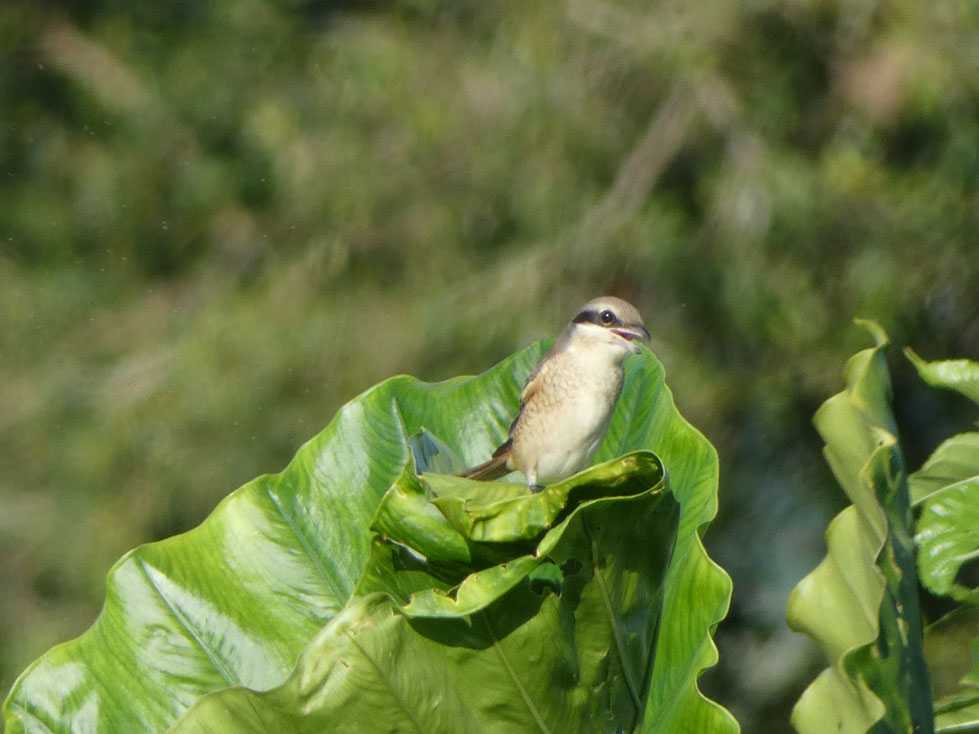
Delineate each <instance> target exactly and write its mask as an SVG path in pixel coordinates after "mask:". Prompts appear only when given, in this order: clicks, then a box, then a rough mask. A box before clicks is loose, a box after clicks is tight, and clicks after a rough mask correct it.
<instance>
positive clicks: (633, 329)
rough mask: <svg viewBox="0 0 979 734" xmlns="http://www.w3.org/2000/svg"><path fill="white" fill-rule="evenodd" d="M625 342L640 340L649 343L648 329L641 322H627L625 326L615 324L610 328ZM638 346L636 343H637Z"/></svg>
mask: <svg viewBox="0 0 979 734" xmlns="http://www.w3.org/2000/svg"><path fill="white" fill-rule="evenodd" d="M612 331H614V332H615V333H616V334H618V335H619V336H621V337H622V338H623V339H625V340H626V341H627V342H633V341H642V342H645V343H646V344H648V343H649V331H648V330H647V329H646V327H645V326H643V325H642V324H629V325H627V326H617V327H615V328H614V329H612ZM637 346H638V345H637Z"/></svg>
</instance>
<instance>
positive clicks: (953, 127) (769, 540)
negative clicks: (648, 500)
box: [0, 0, 979, 732]
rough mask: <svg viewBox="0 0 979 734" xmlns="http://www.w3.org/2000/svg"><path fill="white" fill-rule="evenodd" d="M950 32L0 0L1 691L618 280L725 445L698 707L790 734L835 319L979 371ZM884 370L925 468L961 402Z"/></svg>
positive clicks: (969, 125)
mask: <svg viewBox="0 0 979 734" xmlns="http://www.w3.org/2000/svg"><path fill="white" fill-rule="evenodd" d="M977 33H979V10H977V9H976V7H975V6H974V5H973V4H971V3H921V2H917V0H893V1H891V2H873V1H870V0H836V1H835V2H830V1H828V0H794V1H790V2H781V3H779V2H765V1H764V0H758V1H755V2H749V3H735V2H716V3H709V4H696V3H688V2H679V1H678V0H677V1H665V2H657V3H655V4H649V3H640V2H638V1H635V2H632V1H626V0H568V1H567V2H541V3H526V2H515V1H514V2H501V3H483V2H476V1H475V0H457V1H456V2H451V3H450V2H436V1H434V0H400V1H395V2H389V3H384V4H381V3H370V2H326V1H325V0H319V1H316V0H306V1H303V0H264V1H260V0H212V2H208V3H184V2H173V3H152V4H147V3H142V4H140V3H135V4H134V3H128V2H120V1H119V0H75V1H73V2H68V0H52V2H48V3H44V4H40V3H33V2H28V0H11V1H10V2H5V3H3V5H2V6H0V110H2V112H0V503H2V505H3V507H4V511H3V512H2V513H0V554H2V557H3V558H4V563H3V564H2V565H0V586H2V588H3V589H4V593H3V594H2V595H0V688H2V689H3V691H4V692H6V690H7V689H8V688H9V686H10V684H11V683H12V682H13V679H14V677H15V676H16V675H17V673H18V672H20V670H21V669H23V667H24V666H25V665H26V664H27V663H28V662H29V661H30V660H32V659H34V658H35V657H37V656H38V655H40V654H41V653H42V652H43V651H44V650H46V649H47V648H48V647H50V646H51V645H52V644H54V643H55V642H58V641H60V640H63V639H66V638H68V637H70V636H74V635H76V634H78V633H79V632H81V631H82V630H83V629H84V628H85V627H87V626H88V625H89V624H90V623H91V621H92V620H93V619H94V617H95V615H96V613H97V611H98V607H99V604H100V603H101V600H102V598H103V595H104V585H103V577H104V574H105V571H106V570H107V569H108V567H109V565H110V564H111V563H112V561H114V560H115V559H116V558H118V557H119V556H120V555H121V554H122V553H123V552H124V551H125V550H126V549H128V548H130V547H132V546H133V545H135V544H137V543H140V542H143V541H147V540H151V539H156V538H160V537H164V536H167V535H171V534H173V533H176V532H179V531H181V530H184V529H187V528H189V527H192V526H193V525H195V524H197V523H198V522H200V521H201V520H202V519H203V517H204V516H205V515H206V514H207V512H208V511H209V510H210V509H211V508H212V507H213V506H214V505H215V503H216V502H217V501H218V500H219V499H220V497H222V496H223V495H224V494H226V493H227V492H228V491H230V490H231V489H233V488H234V487H236V486H238V485H239V484H241V483H242V482H244V481H245V480H247V479H250V478H252V477H253V476H255V475H257V474H260V473H263V472H268V471H275V470H278V469H279V468H281V467H282V466H283V465H284V464H285V462H286V461H287V460H288V458H289V457H290V456H291V455H292V454H293V453H294V452H295V450H296V448H297V447H298V446H299V445H300V444H301V443H302V442H303V441H304V440H305V439H306V438H308V437H309V436H311V435H313V433H315V432H316V431H317V430H319V428H321V427H322V426H323V425H325V424H326V422H327V421H328V420H329V418H330V417H331V416H332V414H333V413H334V411H335V410H336V408H337V407H338V406H339V405H340V404H342V403H343V402H345V401H346V400H348V399H350V398H351V397H352V396H353V395H355V394H356V393H357V392H359V391H360V390H362V389H364V388H366V387H368V386H370V385H372V384H374V383H375V382H377V381H379V380H380V379H382V378H384V377H386V376H388V375H390V374H392V373H396V372H410V373H412V374H415V375H418V376H420V377H422V378H425V379H430V380H437V379H441V378H445V377H448V376H450V375H455V374H459V373H467V372H468V373H472V372H478V371H481V370H483V369H485V368H486V367H488V366H489V365H490V364H492V363H493V362H494V361H496V360H497V359H499V358H501V357H502V356H504V355H506V354H508V353H510V352H512V351H514V350H516V349H517V348H518V347H520V346H523V345H526V344H527V343H529V342H530V341H531V340H533V339H535V338H539V337H541V336H546V335H551V334H553V333H555V332H556V331H557V330H558V329H559V328H560V327H561V325H562V323H563V322H564V321H565V320H566V319H567V318H568V316H569V315H570V313H571V312H572V311H573V309H574V308H575V306H577V305H578V303H579V302H581V301H584V300H586V299H587V298H590V297H591V296H593V295H597V294H599V293H604V292H610V293H616V294H618V295H621V296H624V297H627V298H630V299H632V300H634V301H635V302H636V303H637V305H638V306H639V307H640V308H641V310H642V311H643V313H644V314H645V315H646V317H647V321H648V323H649V324H650V327H651V330H652V332H653V334H654V349H655V351H656V352H657V354H658V355H659V356H660V357H661V358H662V359H663V361H664V362H665V364H666V367H667V371H668V378H669V380H670V382H671V384H672V386H673V388H674V391H675V393H676V396H677V402H678V405H679V407H680V409H681V410H682V411H683V412H684V413H685V414H686V415H687V417H688V418H690V419H691V420H692V422H693V423H694V424H695V425H698V426H699V427H701V428H702V429H703V430H704V431H705V432H706V434H707V435H708V437H709V438H710V439H711V440H712V441H713V442H714V444H715V445H716V446H717V447H718V449H719V451H720V454H721V466H722V474H721V517H720V519H719V521H718V523H717V524H715V526H714V527H713V529H712V531H711V534H710V535H709V536H708V538H707V542H708V547H709V550H710V553H711V555H712V557H714V558H715V559H717V560H718V561H719V562H720V563H721V564H722V565H724V566H725V568H727V569H728V571H729V572H730V573H731V574H732V575H733V577H734V582H735V597H734V607H733V610H732V614H731V616H730V618H729V620H728V621H727V622H726V623H725V624H724V625H723V626H722V627H721V629H720V630H719V633H718V643H719V646H720V651H721V663H720V666H719V667H718V668H717V669H715V670H714V671H713V672H712V673H710V674H709V675H708V676H707V678H706V679H705V681H704V683H705V688H706V689H707V691H708V693H709V694H710V695H711V696H712V697H714V698H716V699H717V700H719V701H720V702H721V703H722V704H724V705H726V706H728V707H729V708H731V709H732V710H733V711H734V712H735V714H736V715H737V716H738V718H739V719H740V720H741V722H742V725H743V726H744V728H745V731H749V732H750V731H766V732H782V731H788V724H787V720H788V708H789V707H790V706H791V704H792V703H793V702H794V701H795V699H796V697H797V696H798V694H799V692H800V691H801V690H802V688H803V687H804V685H805V684H806V682H807V681H808V680H810V679H811V678H812V677H813V675H814V672H815V671H816V670H818V668H819V667H820V662H819V659H818V653H817V651H816V650H815V647H814V646H813V645H812V644H811V643H810V642H809V641H807V640H806V639H804V638H802V637H801V636H798V635H795V634H794V633H792V632H790V631H789V630H788V629H787V627H786V625H785V623H784V610H785V601H786V598H787V595H788V592H789V590H790V589H791V587H792V586H793V585H794V584H795V583H796V582H797V581H798V580H799V579H800V578H801V577H802V576H803V575H804V573H805V572H806V571H808V570H809V569H811V568H812V567H813V566H814V565H815V564H816V562H817V561H818V559H819V558H820V557H821V556H822V554H823V552H824V548H823V541H822V533H823V530H824V529H825V526H826V523H827V521H828V519H829V518H830V517H831V516H832V515H833V514H834V512H835V511H837V510H838V509H839V508H840V507H841V506H842V503H843V499H842V497H840V496H839V494H838V492H837V491H836V490H835V488H834V485H833V481H832V479H831V477H830V475H829V472H828V470H827V469H826V468H824V466H823V463H822V460H821V457H820V448H821V441H820V439H819V438H818V436H817V435H816V434H815V432H814V431H813V430H812V429H811V428H810V427H809V420H810V416H811V415H812V413H813V411H814V409H815V408H816V406H817V405H818V404H819V403H820V402H821V401H822V400H823V399H824V398H825V397H826V396H828V395H830V394H832V393H834V392H836V391H838V389H839V388H840V386H841V377H840V365H841V364H842V363H843V361H844V360H845V358H846V357H847V356H848V355H849V354H851V353H852V352H854V351H856V349H857V348H859V347H860V346H862V345H863V343H864V341H865V339H864V336H863V334H862V333H861V332H860V331H859V330H856V329H850V328H847V324H848V323H849V320H850V318H851V317H852V316H854V315H865V316H871V317H874V318H876V319H878V320H879V321H880V322H881V323H882V324H883V325H884V326H885V327H886V328H887V329H888V331H889V332H890V334H891V337H892V339H893V341H894V342H895V343H896V344H904V343H910V344H912V345H913V346H914V347H915V349H916V350H917V351H918V352H919V353H920V354H922V355H923V356H924V357H926V358H937V357H946V356H956V355H961V356H970V357H972V358H976V356H977V355H979V267H977V265H979V235H977V232H979V53H977V46H976V43H975V38H976V34H977ZM893 366H894V367H895V368H896V369H895V375H894V379H895V386H896V392H897V403H896V409H897V411H898V419H899V423H900V425H902V427H903V428H904V430H905V431H906V433H905V435H903V436H902V437H901V441H902V446H903V447H904V450H905V452H906V453H907V455H908V458H909V464H911V465H919V464H920V463H921V461H922V460H923V459H924V458H925V457H926V456H927V455H928V453H929V452H930V450H931V449H933V448H934V446H935V445H936V444H937V442H938V441H939V439H941V438H942V437H943V436H944V435H946V434H947V433H948V432H949V431H948V427H949V426H950V425H951V426H953V427H955V426H956V425H958V426H960V427H963V428H964V427H965V425H966V424H967V421H968V418H969V416H970V415H971V413H970V411H969V410H968V406H966V405H963V404H962V401H959V400H956V399H955V397H954V396H945V395H942V394H938V393H935V392H933V391H929V390H928V389H927V388H925V387H923V386H922V385H920V383H918V382H917V380H916V378H915V377H914V375H913V370H912V368H911V367H910V365H904V364H901V363H900V361H898V360H895V361H894V362H893ZM931 603H932V604H934V601H933V600H932V602H931ZM932 612H934V610H930V607H929V603H928V600H926V605H925V613H926V617H928V616H929V614H931V613H932Z"/></svg>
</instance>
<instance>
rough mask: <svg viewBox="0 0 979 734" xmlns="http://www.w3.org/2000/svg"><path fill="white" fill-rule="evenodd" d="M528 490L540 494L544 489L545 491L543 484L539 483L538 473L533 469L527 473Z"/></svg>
mask: <svg viewBox="0 0 979 734" xmlns="http://www.w3.org/2000/svg"><path fill="white" fill-rule="evenodd" d="M527 489H529V490H530V491H531V492H532V493H536V492H540V491H541V490H542V489H544V485H543V484H538V483H537V471H536V470H535V469H531V470H530V471H528V472H527Z"/></svg>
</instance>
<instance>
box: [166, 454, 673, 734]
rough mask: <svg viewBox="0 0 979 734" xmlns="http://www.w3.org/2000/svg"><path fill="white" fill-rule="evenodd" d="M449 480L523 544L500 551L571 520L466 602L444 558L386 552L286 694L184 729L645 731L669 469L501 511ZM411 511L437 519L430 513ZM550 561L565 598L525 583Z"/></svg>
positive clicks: (617, 470) (243, 693) (608, 475)
mask: <svg viewBox="0 0 979 734" xmlns="http://www.w3.org/2000/svg"><path fill="white" fill-rule="evenodd" d="M449 481H450V482H451V483H453V484H455V485H456V486H455V487H454V488H453V489H454V491H453V492H452V497H453V498H459V497H460V496H464V497H466V500H465V506H464V508H463V509H462V512H463V513H465V514H466V515H468V516H470V517H472V518H479V517H484V518H485V517H486V516H488V515H492V516H493V518H494V521H495V522H496V524H498V525H500V526H501V528H500V534H501V535H504V536H509V537H502V538H500V540H499V541H495V542H506V543H511V542H516V541H519V540H524V539H526V538H525V537H524V536H525V535H526V533H525V530H524V528H525V527H526V526H525V523H524V522H523V520H524V517H525V515H526V513H527V512H528V507H530V506H533V505H537V506H541V505H550V504H556V503H559V504H560V506H561V507H562V510H561V511H560V514H562V515H566V517H565V519H564V520H563V521H561V522H559V523H558V524H556V525H554V526H553V527H551V528H550V529H549V530H548V531H547V532H545V533H544V534H543V535H541V534H540V533H539V532H538V533H535V535H538V536H540V537H539V540H538V542H536V543H534V544H533V546H532V547H530V548H528V549H527V550H528V551H530V552H529V553H527V554H526V555H523V556H519V557H517V558H515V559H513V560H511V561H509V562H507V563H506V564H503V565H497V566H492V567H490V568H488V569H485V570H480V571H475V572H473V573H471V574H470V575H468V576H467V577H466V578H465V579H464V580H462V581H461V583H459V584H458V585H456V586H454V587H453V588H452V590H451V593H448V592H447V591H445V590H444V589H443V585H442V582H441V579H440V578H439V574H438V571H437V565H438V563H439V562H436V563H435V564H434V566H435V567H431V566H429V565H428V563H427V562H426V561H424V560H418V561H417V562H416V563H414V564H411V565H410V566H407V567H403V570H401V571H398V570H396V566H397V564H395V563H393V561H394V559H396V558H397V555H396V553H395V552H394V551H392V550H391V549H390V548H385V547H383V546H382V545H379V546H378V547H377V549H376V554H375V557H376V560H377V563H376V564H373V565H376V566H379V567H380V568H381V569H383V570H382V571H381V572H379V573H369V574H368V579H369V581H368V582H367V583H365V584H364V585H362V588H361V589H360V591H361V592H362V593H363V595H361V596H358V598H357V600H356V601H355V602H354V603H352V604H351V605H349V606H348V608H347V609H346V610H345V612H344V613H343V614H342V615H341V616H340V617H338V618H337V619H335V620H334V621H333V622H332V623H331V624H330V625H329V626H328V627H327V628H326V629H325V630H324V632H323V633H322V634H321V635H319V636H318V638H317V639H316V640H315V641H314V643H313V645H312V646H311V647H310V648H309V649H307V651H306V653H305V654H304V656H303V658H302V660H301V661H300V664H299V666H298V668H297V669H296V671H295V672H294V673H293V675H292V676H291V678H290V679H289V681H287V682H286V684H285V685H284V686H282V687H281V688H278V689H275V690H273V691H270V692H268V693H256V692H253V691H249V690H247V689H242V688H238V689H228V690H225V691H223V692H220V693H216V694H212V695H210V696H206V697H205V698H203V699H201V701H200V702H199V703H198V704H197V705H196V706H195V707H194V708H193V709H191V711H190V712H189V713H188V714H187V716H185V717H184V719H183V720H182V721H181V723H180V724H179V725H178V727H177V728H176V730H175V731H176V732H179V733H180V734H197V733H203V732H213V731H231V730H234V731H242V732H256V733H261V732H267V731H297V732H319V731H324V730H329V731H350V732H356V731H365V730H373V731H390V732H397V731H405V732H494V731H499V732H509V731H528V732H530V731H539V732H589V733H590V732H602V731H607V732H616V731H621V730H626V731H632V730H633V729H634V728H635V726H636V724H637V723H638V719H639V717H640V716H641V713H642V706H643V697H642V692H643V689H644V688H645V681H646V678H647V675H648V672H649V663H650V662H651V657H652V656H651V653H652V649H653V639H654V638H655V635H656V629H657V626H658V625H657V622H658V620H659V616H660V610H661V607H662V603H663V596H662V593H661V590H662V587H663V581H664V577H665V573H666V568H667V565H668V563H669V558H670V555H671V551H672V548H673V539H674V538H675V533H676V521H677V519H678V513H677V512H676V509H677V507H676V503H675V502H674V500H673V498H672V497H671V496H670V495H668V494H665V492H664V485H665V482H664V477H663V473H662V470H661V469H660V467H659V464H658V462H657V460H656V458H655V457H654V456H653V455H652V454H649V453H643V454H631V455H629V456H627V457H625V458H624V459H620V460H615V461H612V462H610V463H607V464H603V465H601V466H598V467H595V468H594V469H593V470H591V471H590V472H586V473H585V474H583V475H579V476H578V477H575V478H573V479H572V480H570V481H568V482H564V483H562V484H559V485H556V486H554V487H550V488H548V489H547V490H545V492H543V493H542V494H543V495H547V494H550V495H551V497H550V498H548V500H547V501H546V502H539V501H538V498H539V497H540V495H537V496H528V495H527V492H526V489H524V490H523V492H522V495H521V496H517V497H513V498H504V499H499V498H496V497H494V498H492V499H491V500H489V501H486V500H485V499H483V498H481V497H480V489H479V487H478V486H474V485H476V483H474V482H468V481H466V480H457V479H455V480H453V479H450V480H449ZM399 484H400V485H402V486H403V487H406V488H407V491H408V492H413V491H418V490H422V494H424V495H425V496H426V497H427V498H428V499H431V500H432V501H433V502H434V503H435V504H437V501H438V499H439V497H438V496H437V495H436V494H435V493H434V492H433V491H432V490H433V487H432V485H433V484H436V483H435V482H432V483H431V484H429V485H428V486H427V487H423V486H422V485H423V484H426V482H425V481H424V480H421V481H417V480H415V479H414V478H413V477H411V476H406V477H404V478H403V479H402V480H400V481H399ZM440 484H441V486H445V485H444V483H440ZM610 489H611V490H612V491H609V490H610ZM392 492H399V488H398V487H397V486H396V487H395V488H393V489H392ZM595 495H598V496H595ZM384 504H386V501H385V502H384V503H382V511H383V505H384ZM432 506H434V504H433V505H432ZM531 512H532V511H531ZM412 514H414V515H416V516H419V517H425V516H430V513H428V512H427V511H426V509H425V507H424V505H421V504H416V505H415V507H414V511H413V513H412ZM556 517H557V514H556V515H555V518H556ZM419 527H421V526H420V525H418V526H414V527H411V525H410V524H405V523H402V524H401V525H399V526H398V528H397V529H398V530H399V531H406V532H399V534H398V537H396V538H394V540H396V541H397V543H398V545H399V547H400V546H407V547H411V548H413V549H414V550H416V551H417V550H418V548H417V547H416V543H415V541H416V539H417V540H419V541H420V542H421V543H427V540H426V539H425V538H422V537H420V532H419V530H418V528H419ZM470 527H473V525H470ZM503 527H506V528H508V529H509V531H510V532H509V533H507V532H503V529H502V528H503ZM421 532H424V530H422V531H421ZM464 537H466V539H467V540H473V538H472V536H471V535H470V534H469V533H464ZM532 537H533V536H532ZM476 542H485V541H476ZM643 545H645V547H646V551H645V552H642V553H636V552H635V549H636V547H637V546H643ZM474 555H475V554H474ZM415 558H416V559H417V558H419V557H418V556H415ZM428 561H431V558H429V559H428ZM542 563H549V564H552V565H554V566H555V567H559V568H561V569H565V573H564V575H563V580H562V582H561V583H560V593H559V594H554V593H548V592H547V591H546V588H545V590H544V591H542V592H538V593H535V592H534V591H533V588H532V587H531V586H530V585H528V584H525V583H521V582H522V581H524V580H525V579H526V578H527V577H528V575H529V574H530V573H531V572H532V571H533V570H534V569H535V568H536V567H538V566H539V565H541V564H542ZM424 573H427V574H428V576H429V582H428V584H426V586H427V587H428V588H424V589H418V590H416V591H415V592H414V593H412V594H410V595H409V596H408V597H407V598H406V597H405V596H404V592H405V589H406V584H405V583H402V582H401V581H400V580H399V579H398V578H396V577H397V576H399V575H403V574H409V575H410V576H411V581H410V585H409V586H408V588H410V586H415V585H419V584H420V583H421V579H420V576H419V574H424ZM372 591H378V592H381V593H382V594H383V596H382V597H380V598H378V597H377V596H375V595H372V593H371V592H372ZM399 605H403V606H399ZM423 619H427V620H428V621H427V622H421V621H419V620H423ZM368 722H369V723H368Z"/></svg>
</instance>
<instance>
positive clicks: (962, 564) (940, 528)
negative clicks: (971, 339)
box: [906, 350, 979, 732]
mask: <svg viewBox="0 0 979 734" xmlns="http://www.w3.org/2000/svg"><path fill="white" fill-rule="evenodd" d="M906 354H907V356H908V358H909V359H910V360H911V362H912V363H913V364H914V366H915V368H916V369H917V371H918V374H919V375H921V378H922V379H923V380H924V381H925V382H927V383H928V384H929V385H932V386H933V387H938V388H945V389H949V390H955V391H957V392H959V393H961V394H962V395H964V396H966V397H968V398H969V399H970V400H972V401H973V402H974V403H977V404H979V362H974V361H971V360H966V359H959V360H945V361H935V362H926V361H925V360H923V359H921V358H920V357H918V355H917V354H915V353H914V352H913V351H911V350H906ZM911 490H912V496H913V497H914V501H915V504H916V505H917V506H918V508H919V510H920V514H919V516H918V523H917V527H916V529H915V543H916V544H917V545H918V567H919V570H920V575H921V582H922V583H923V584H924V585H925V586H926V587H927V588H928V590H929V591H931V592H932V593H933V594H937V595H939V596H946V597H951V598H952V599H954V600H956V601H958V602H961V605H960V606H959V607H958V608H957V609H954V610H953V611H951V612H949V613H948V614H947V615H946V616H945V617H944V618H943V619H942V620H939V622H938V623H936V624H935V625H933V626H932V627H931V628H930V629H929V634H930V636H931V637H932V638H933V640H932V641H931V644H932V647H933V648H934V649H935V650H936V652H937V653H938V654H936V656H935V657H936V658H937V659H936V664H942V665H943V667H944V668H946V670H945V671H943V672H944V675H943V678H944V679H946V680H943V681H942V685H937V686H936V693H937V695H938V696H939V698H938V700H936V702H935V711H936V714H937V717H936V730H937V731H939V732H967V731H979V616H977V614H976V609H975V607H976V606H979V588H976V587H977V586H979V582H977V581H976V580H975V575H974V574H968V573H965V572H966V571H967V570H969V568H970V567H973V564H974V563H975V560H976V558H977V557H979V512H977V508H979V433H975V432H966V433H959V434H956V435H953V436H952V437H950V438H949V439H947V440H946V441H944V442H943V443H942V444H941V445H940V446H939V447H938V448H937V449H935V452H934V453H933V454H932V455H931V456H930V457H929V458H928V460H927V461H926V462H925V463H924V466H922V467H921V469H919V470H918V471H917V472H915V473H914V474H912V475H911ZM970 577H971V579H972V581H971V583H966V580H967V579H969V578H970ZM944 638H949V640H950V642H945V639H944ZM950 645H952V646H957V647H958V649H957V650H955V649H952V650H949V649H948V648H949V647H950ZM950 671H954V672H951V673H950Z"/></svg>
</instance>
